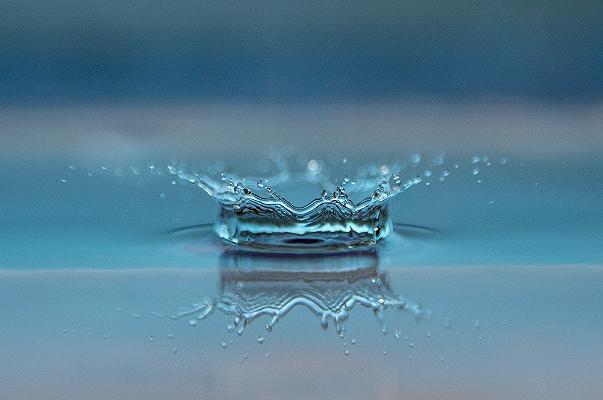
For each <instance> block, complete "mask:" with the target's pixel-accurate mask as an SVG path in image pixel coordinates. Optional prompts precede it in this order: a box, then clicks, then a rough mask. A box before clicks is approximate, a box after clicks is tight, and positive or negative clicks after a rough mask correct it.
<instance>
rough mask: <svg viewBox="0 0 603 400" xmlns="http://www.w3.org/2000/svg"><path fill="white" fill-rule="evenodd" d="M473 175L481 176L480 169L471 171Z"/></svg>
mask: <svg viewBox="0 0 603 400" xmlns="http://www.w3.org/2000/svg"><path fill="white" fill-rule="evenodd" d="M471 173H472V174H473V175H477V174H479V168H473V170H471Z"/></svg>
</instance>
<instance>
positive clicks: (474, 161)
mask: <svg viewBox="0 0 603 400" xmlns="http://www.w3.org/2000/svg"><path fill="white" fill-rule="evenodd" d="M479 161H480V158H479V157H478V156H473V157H471V164H477V163H478V162H479Z"/></svg>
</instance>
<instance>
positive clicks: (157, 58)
mask: <svg viewBox="0 0 603 400" xmlns="http://www.w3.org/2000/svg"><path fill="white" fill-rule="evenodd" d="M2 9H3V12H2V15H1V16H0V40H1V43H2V59H1V61H0V68H1V69H0V72H1V73H0V85H1V86H0V87H1V88H2V90H1V91H0V98H1V99H2V101H3V102H5V103H6V104H12V103H21V104H48V103H55V102H57V101H61V102H70V103H74V102H77V103H80V102H85V103H90V102H128V101H137V102H145V103H148V102H158V101H161V102H164V101H172V102H178V103H182V102H185V101H200V100H202V101H207V100H220V101H235V100H238V101H241V100H245V101H251V100H253V101H278V102H281V101H288V102H290V101H298V102H301V101H305V102H308V101H317V100H320V101H345V102H358V101H368V100H371V101H384V100H389V99H398V98H400V97H413V98H423V97H427V98H435V99H438V100H449V101H452V100H457V101H459V100H460V101H464V100H467V99H476V98H478V99H483V98H490V97H495V98H501V97H502V98H504V97H508V96H518V97H523V98H529V99H533V100H539V101H551V102H552V101H554V102H563V103H568V102H588V101H591V102H592V101H599V100H601V96H602V94H603V5H602V4H601V2H600V1H588V0H582V1H574V2H570V1H562V0H553V1H530V2H525V1H514V0H512V1H505V2H484V1H468V0H460V1H415V0H411V1H405V2H398V1H382V2H378V3H373V2H364V1H351V2H350V1H328V2H320V1H304V2H297V1H203V2H198V1H187V0H176V1H171V2H162V1H156V2H149V1H127V2H124V1H114V0H106V1H93V0H92V1H91V0H84V1H75V0H59V1H53V2H50V3H49V2H46V1H39V0H25V1H12V0H5V1H3V6H2Z"/></svg>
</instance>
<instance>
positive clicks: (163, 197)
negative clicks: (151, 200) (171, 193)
mask: <svg viewBox="0 0 603 400" xmlns="http://www.w3.org/2000/svg"><path fill="white" fill-rule="evenodd" d="M166 196H167V194H165V193H164V192H161V193H159V197H161V198H162V199H165V198H166Z"/></svg>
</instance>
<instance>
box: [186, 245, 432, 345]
mask: <svg viewBox="0 0 603 400" xmlns="http://www.w3.org/2000/svg"><path fill="white" fill-rule="evenodd" d="M221 263H222V265H221V271H220V288H219V294H218V295H217V296H216V298H215V299H213V300H211V301H206V302H204V303H203V304H198V305H196V306H194V307H193V308H192V309H190V310H184V311H182V312H180V313H178V314H177V317H185V316H189V317H192V319H191V324H196V321H197V320H202V319H204V318H206V317H207V316H209V315H210V314H211V313H213V312H214V311H215V310H218V311H220V312H222V313H224V314H227V315H232V316H233V317H234V324H233V325H232V326H231V329H232V330H236V331H237V333H239V334H242V333H243V331H244V329H245V326H246V325H248V324H250V323H251V322H253V321H254V320H255V319H257V318H260V317H268V318H269V319H270V320H269V322H268V324H267V326H266V329H267V330H268V331H271V330H272V328H273V327H274V325H275V324H276V323H277V322H278V321H279V320H280V319H282V318H283V317H285V316H286V315H287V314H288V313H289V311H291V310H292V309H293V308H295V307H297V306H304V307H306V308H307V309H308V310H310V311H311V312H313V313H314V314H316V315H317V316H318V317H320V319H321V325H322V327H323V329H327V327H328V324H329V322H330V321H332V322H333V323H334V325H335V328H336V330H337V332H338V333H341V332H342V330H343V329H344V323H345V321H346V320H347V319H348V317H349V313H350V312H351V311H352V309H353V308H354V307H355V306H356V305H358V304H359V305H361V306H364V307H366V308H369V309H371V310H372V311H373V313H374V314H375V316H376V317H377V319H378V320H379V322H380V323H381V324H383V312H384V311H385V310H386V309H398V310H404V311H407V312H409V313H410V314H411V315H412V316H414V317H415V318H416V319H421V318H422V317H424V316H425V315H426V314H428V312H426V311H424V310H423V309H422V308H421V307H420V306H419V305H418V304H417V303H414V302H412V301H409V300H407V299H405V298H403V297H402V296H399V295H397V294H395V293H394V292H393V291H392V289H391V288H390V286H389V283H388V279H387V275H386V274H385V273H383V272H380V271H379V269H378V263H379V259H378V254H377V252H374V251H371V252H355V253H347V254H336V255H329V256H325V255H312V256H308V255H305V256H301V255H261V256H259V255H257V254H252V253H245V252H239V251H227V252H225V253H224V254H223V255H222V257H221Z"/></svg>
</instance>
